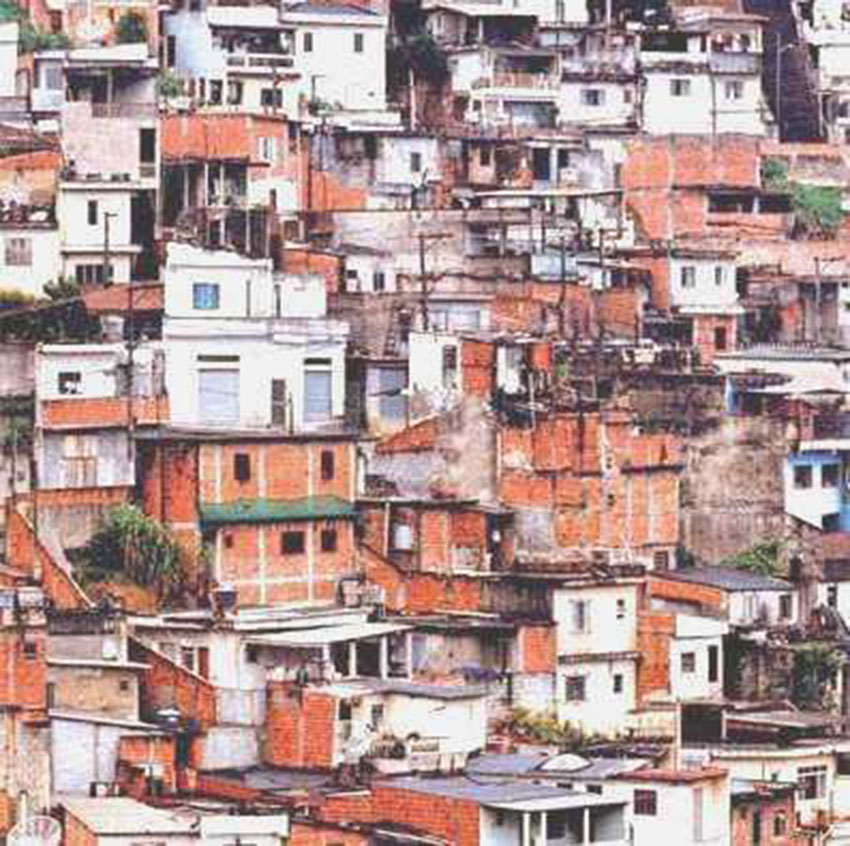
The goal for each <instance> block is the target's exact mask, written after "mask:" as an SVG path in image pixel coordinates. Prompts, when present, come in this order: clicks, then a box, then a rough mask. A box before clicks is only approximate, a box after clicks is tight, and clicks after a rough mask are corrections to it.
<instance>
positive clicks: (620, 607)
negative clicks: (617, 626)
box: [617, 599, 626, 620]
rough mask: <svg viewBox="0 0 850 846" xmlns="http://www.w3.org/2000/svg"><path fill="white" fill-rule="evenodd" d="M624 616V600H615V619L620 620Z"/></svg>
mask: <svg viewBox="0 0 850 846" xmlns="http://www.w3.org/2000/svg"><path fill="white" fill-rule="evenodd" d="M625 616H626V600H625V599H618V600H617V619H618V620H622V619H624V618H625Z"/></svg>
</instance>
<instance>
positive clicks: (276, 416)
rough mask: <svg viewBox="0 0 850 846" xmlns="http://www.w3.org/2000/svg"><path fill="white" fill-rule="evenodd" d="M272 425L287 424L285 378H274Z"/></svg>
mask: <svg viewBox="0 0 850 846" xmlns="http://www.w3.org/2000/svg"><path fill="white" fill-rule="evenodd" d="M272 426H286V380H285V379H272Z"/></svg>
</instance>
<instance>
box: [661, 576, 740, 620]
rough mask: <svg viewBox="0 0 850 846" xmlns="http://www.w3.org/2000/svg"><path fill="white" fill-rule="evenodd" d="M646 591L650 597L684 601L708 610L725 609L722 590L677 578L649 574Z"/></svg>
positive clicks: (724, 597) (724, 595)
mask: <svg viewBox="0 0 850 846" xmlns="http://www.w3.org/2000/svg"><path fill="white" fill-rule="evenodd" d="M647 593H648V595H649V597H650V598H651V599H666V600H670V601H671V602H685V603H688V604H692V605H698V606H700V607H701V608H705V609H707V610H710V611H717V612H725V611H726V604H727V603H726V594H725V593H724V592H723V591H722V590H719V589H718V588H713V587H710V586H709V585H698V584H694V583H693V582H682V581H678V580H677V579H665V578H664V577H663V576H660V575H659V576H655V575H651V576H650V578H649V581H648V587H647Z"/></svg>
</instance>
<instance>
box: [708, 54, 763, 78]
mask: <svg viewBox="0 0 850 846" xmlns="http://www.w3.org/2000/svg"><path fill="white" fill-rule="evenodd" d="M709 67H710V68H711V70H712V72H713V73H740V74H759V73H761V56H759V55H758V54H756V53H712V54H711V56H710V58H709Z"/></svg>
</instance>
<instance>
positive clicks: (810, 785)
mask: <svg viewBox="0 0 850 846" xmlns="http://www.w3.org/2000/svg"><path fill="white" fill-rule="evenodd" d="M797 789H798V791H799V793H800V798H801V799H822V798H823V797H824V796H826V767H825V766H813V767H798V768H797Z"/></svg>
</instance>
